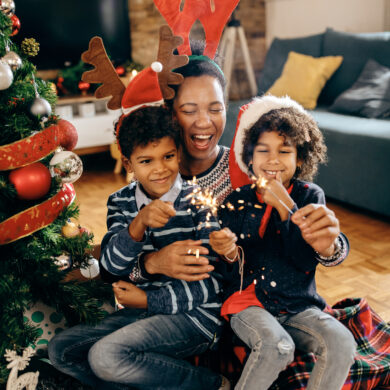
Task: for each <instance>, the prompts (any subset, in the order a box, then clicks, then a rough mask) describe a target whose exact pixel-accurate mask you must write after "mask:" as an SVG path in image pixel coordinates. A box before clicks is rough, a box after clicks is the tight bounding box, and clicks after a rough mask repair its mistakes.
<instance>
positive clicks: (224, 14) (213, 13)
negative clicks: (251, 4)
mask: <svg viewBox="0 0 390 390" xmlns="http://www.w3.org/2000/svg"><path fill="white" fill-rule="evenodd" d="M153 1H154V4H155V5H156V7H157V8H158V10H159V11H160V13H161V15H162V16H163V17H164V18H165V20H166V21H167V23H168V25H169V26H170V27H171V28H172V31H173V33H174V34H175V35H179V36H181V37H182V38H183V44H182V45H181V46H179V48H178V51H179V53H180V54H187V55H191V47H190V42H189V35H190V30H191V27H192V25H193V24H194V23H195V21H196V20H197V19H199V21H200V22H201V23H202V25H203V29H204V32H205V38H206V47H205V50H204V52H203V55H205V56H207V57H209V58H210V59H212V60H213V59H214V56H215V52H216V51H217V47H218V44H219V41H220V39H221V35H222V31H223V28H224V26H225V24H226V22H227V20H228V19H229V17H230V15H231V13H232V12H233V10H234V9H235V8H236V6H237V4H238V3H239V1H240V0H185V3H184V7H183V10H182V11H180V4H181V2H182V0H153Z"/></svg>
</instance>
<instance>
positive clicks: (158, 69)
mask: <svg viewBox="0 0 390 390" xmlns="http://www.w3.org/2000/svg"><path fill="white" fill-rule="evenodd" d="M150 67H151V68H152V70H154V71H155V72H156V73H160V72H161V71H162V70H163V66H162V63H161V62H158V61H155V62H153V63H152V65H150Z"/></svg>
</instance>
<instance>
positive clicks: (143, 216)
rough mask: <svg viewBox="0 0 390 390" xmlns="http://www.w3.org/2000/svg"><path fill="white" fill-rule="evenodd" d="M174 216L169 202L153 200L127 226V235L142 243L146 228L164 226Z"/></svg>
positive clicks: (174, 213)
mask: <svg viewBox="0 0 390 390" xmlns="http://www.w3.org/2000/svg"><path fill="white" fill-rule="evenodd" d="M175 215H176V210H175V209H174V208H173V205H172V203H171V202H164V201H162V200H160V199H155V200H154V201H153V202H151V203H149V204H148V205H147V206H145V207H144V208H143V209H141V210H140V211H139V213H138V214H137V216H136V217H135V218H134V219H133V221H132V222H131V224H130V226H129V234H130V236H131V237H132V238H133V239H134V240H135V241H142V239H143V236H144V233H145V230H146V229H147V228H148V227H151V228H159V227H163V226H165V225H166V223H167V222H168V221H169V219H170V218H171V217H173V216H175Z"/></svg>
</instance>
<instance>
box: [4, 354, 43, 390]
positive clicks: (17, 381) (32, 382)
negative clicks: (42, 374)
mask: <svg viewBox="0 0 390 390" xmlns="http://www.w3.org/2000/svg"><path fill="white" fill-rule="evenodd" d="M34 353H35V351H34V350H33V349H32V348H31V347H27V348H26V349H25V350H24V351H23V355H22V356H18V355H17V354H16V351H11V350H10V349H6V350H5V354H4V357H5V358H6V360H7V361H8V362H10V363H9V364H8V365H7V368H10V369H11V372H10V374H9V377H8V381H7V387H6V390H22V389H24V388H25V389H27V390H35V389H36V387H37V384H38V376H39V371H36V372H26V373H24V374H23V375H20V376H19V377H18V371H21V370H24V369H25V368H26V367H27V366H28V363H29V361H30V357H31V356H32V355H34Z"/></svg>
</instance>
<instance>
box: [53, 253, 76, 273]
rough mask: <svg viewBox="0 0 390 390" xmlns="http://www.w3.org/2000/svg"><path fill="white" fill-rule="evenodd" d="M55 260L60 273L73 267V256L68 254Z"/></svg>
mask: <svg viewBox="0 0 390 390" xmlns="http://www.w3.org/2000/svg"><path fill="white" fill-rule="evenodd" d="M53 260H54V263H55V264H56V265H57V266H58V269H59V270H60V271H65V270H67V269H69V268H70V267H72V256H71V255H69V254H67V253H63V254H62V255H60V256H57V257H54V258H53Z"/></svg>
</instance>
